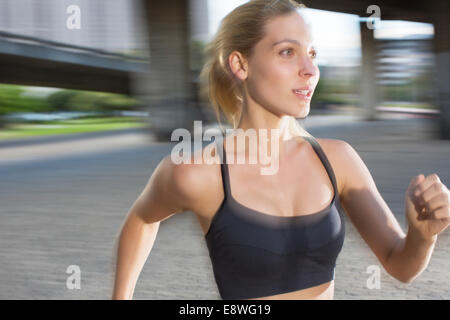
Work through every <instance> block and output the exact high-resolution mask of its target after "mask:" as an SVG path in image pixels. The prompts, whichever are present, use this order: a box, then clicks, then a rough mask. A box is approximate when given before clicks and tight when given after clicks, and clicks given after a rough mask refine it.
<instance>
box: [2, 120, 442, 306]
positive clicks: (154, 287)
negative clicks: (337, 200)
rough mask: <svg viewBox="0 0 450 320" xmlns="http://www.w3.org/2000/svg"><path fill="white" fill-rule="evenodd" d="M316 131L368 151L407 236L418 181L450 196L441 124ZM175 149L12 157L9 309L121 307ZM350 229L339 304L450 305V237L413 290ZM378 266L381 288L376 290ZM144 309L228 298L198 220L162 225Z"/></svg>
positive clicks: (74, 150)
mask: <svg viewBox="0 0 450 320" xmlns="http://www.w3.org/2000/svg"><path fill="white" fill-rule="evenodd" d="M310 124H311V125H310V127H308V122H307V123H306V128H307V129H308V130H309V132H310V133H311V134H313V135H314V136H316V137H318V138H334V139H342V140H345V141H347V142H349V143H350V144H351V145H352V146H353V147H354V148H355V149H356V150H357V151H358V153H359V154H360V156H361V158H362V159H363V160H364V162H365V163H366V165H367V167H368V168H369V170H370V172H371V174H372V176H373V177H374V180H375V182H376V184H377V187H378V189H379V191H380V193H381V195H382V196H383V198H384V200H385V201H386V203H387V204H388V205H389V207H390V208H391V210H392V212H393V213H394V214H395V216H396V218H397V220H398V221H399V223H400V225H401V226H402V228H403V230H404V231H406V224H405V219H404V193H405V191H406V188H407V186H408V184H409V181H410V179H411V178H412V177H413V176H414V175H417V174H419V173H424V174H430V173H433V172H435V173H438V175H439V176H440V177H441V180H442V181H443V182H444V183H446V185H447V186H449V185H450V165H449V160H448V159H450V142H448V141H441V140H436V139H435V138H434V129H433V128H434V127H433V126H432V120H430V119H428V120H425V119H416V118H413V119H409V120H383V121H377V122H361V121H340V122H339V121H338V122H336V123H335V124H333V125H330V124H321V122H317V123H315V124H314V123H313V122H311V123H310ZM172 146H173V144H171V143H158V142H156V141H154V140H152V139H150V138H148V136H146V135H144V134H142V133H140V132H127V133H125V134H123V135H113V136H99V137H91V138H90V139H78V140H77V139H73V140H67V141H64V140H63V141H59V142H58V141H47V142H41V143H38V144H32V145H20V144H19V145H17V146H14V145H6V146H3V147H0V191H1V192H0V217H1V223H0V259H1V265H2V267H1V268H0V283H1V286H0V299H82V300H84V299H87V300H89V299H109V298H110V296H111V290H112V283H113V261H114V259H113V258H114V241H115V239H116V237H117V235H118V232H119V231H120V227H121V224H122V222H123V219H124V218H125V215H126V213H127V211H128V209H129V208H130V206H131V205H132V204H133V202H134V200H135V199H136V198H137V196H138V195H139V193H140V192H141V190H142V188H143V187H144V186H145V184H146V183H147V180H148V178H149V177H150V175H151V173H152V172H153V170H154V168H155V167H156V165H157V164H158V162H159V161H160V160H161V159H162V158H163V157H164V156H165V155H166V154H168V153H170V150H171V147H172ZM346 230H347V234H346V239H345V243H344V247H343V249H342V252H341V254H340V256H339V258H338V261H337V267H336V273H335V277H336V279H335V299H337V300H340V299H450V228H449V229H447V230H446V231H444V233H442V234H441V235H440V237H439V238H438V241H437V244H436V247H435V250H434V254H433V256H432V259H431V261H430V264H429V266H428V268H427V269H426V270H425V271H424V272H423V273H422V274H421V276H420V277H419V278H418V279H417V280H416V281H415V282H413V283H412V284H410V285H406V284H402V283H400V282H399V281H397V280H395V279H394V278H392V277H391V276H390V275H388V274H387V273H386V271H385V270H384V269H383V268H382V266H381V265H380V264H379V262H378V260H377V259H376V257H375V255H374V254H373V252H372V251H371V250H370V249H369V247H368V246H367V245H366V244H365V242H364V241H363V240H362V238H361V236H360V235H359V233H358V231H357V230H356V229H355V228H354V227H353V225H352V224H351V222H350V221H349V220H348V219H347V220H346ZM371 265H376V266H379V267H380V272H381V287H380V289H369V288H368V287H367V279H368V278H369V276H370V274H368V273H366V271H367V268H368V267H369V266H371ZM69 266H77V267H79V270H80V271H81V274H80V279H81V281H80V288H79V289H76V288H75V289H69V288H68V285H67V283H68V280H69V282H70V283H72V282H71V280H73V277H74V276H73V274H69V273H66V271H67V269H68V268H69ZM74 283H76V282H74ZM69 287H70V285H69ZM134 299H139V300H140V299H200V300H202V299H220V296H219V294H218V291H217V288H216V284H215V282H214V278H213V273H212V268H211V265H210V260H209V256H208V252H207V248H206V244H205V242H204V240H203V237H202V231H201V229H200V226H199V225H198V223H197V220H196V218H195V216H194V215H193V213H191V212H185V213H181V214H179V215H176V216H173V217H171V218H170V219H167V220H165V221H163V222H161V225H160V229H159V231H158V236H157V238H156V242H155V245H154V247H153V250H152V252H151V254H150V256H149V259H148V260H147V262H146V264H145V266H144V269H143V271H142V273H141V276H140V278H139V280H138V284H137V286H136V290H135V294H134Z"/></svg>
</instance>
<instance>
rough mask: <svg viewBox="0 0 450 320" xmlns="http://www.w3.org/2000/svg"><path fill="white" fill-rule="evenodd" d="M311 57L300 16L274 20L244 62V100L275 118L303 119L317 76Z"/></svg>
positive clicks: (314, 53)
mask: <svg viewBox="0 0 450 320" xmlns="http://www.w3.org/2000/svg"><path fill="white" fill-rule="evenodd" d="M315 56H316V51H315V49H314V46H313V44H312V38H311V34H310V29H309V26H308V25H307V24H306V22H305V20H304V19H303V18H302V16H301V14H300V13H298V12H294V13H292V14H289V15H286V16H281V17H277V18H274V19H273V20H271V21H270V22H268V23H267V24H266V36H265V37H264V38H263V39H262V40H261V41H260V42H258V43H257V44H256V46H255V48H254V51H253V55H252V56H251V57H250V58H249V60H248V74H247V78H246V79H245V87H246V89H247V94H248V95H249V97H248V98H249V99H251V100H253V101H254V102H256V103H257V104H259V105H261V106H263V107H265V108H266V109H268V110H269V111H270V112H272V113H274V114H276V115H278V116H283V115H289V116H293V117H296V118H304V117H306V116H307V115H308V113H309V108H310V100H311V97H312V95H313V93H314V89H315V88H316V85H317V83H318V81H319V76H320V73H319V68H318V66H317V61H316V57H315ZM297 90H299V91H297Z"/></svg>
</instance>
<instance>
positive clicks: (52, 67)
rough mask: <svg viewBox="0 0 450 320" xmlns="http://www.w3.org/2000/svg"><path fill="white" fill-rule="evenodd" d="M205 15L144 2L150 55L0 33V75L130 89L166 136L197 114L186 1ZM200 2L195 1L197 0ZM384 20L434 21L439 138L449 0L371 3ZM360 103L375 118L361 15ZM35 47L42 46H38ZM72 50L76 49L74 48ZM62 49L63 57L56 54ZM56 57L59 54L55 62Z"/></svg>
mask: <svg viewBox="0 0 450 320" xmlns="http://www.w3.org/2000/svg"><path fill="white" fill-rule="evenodd" d="M194 2H195V3H196V6H195V9H196V10H197V11H201V13H202V14H201V15H197V16H205V15H207V12H208V11H207V7H206V5H207V1H206V0H196V1H194V0H190V1H189V0H167V1H155V0H142V4H143V6H142V7H143V10H144V11H145V17H146V19H145V23H146V25H145V30H146V31H147V35H146V36H147V38H146V39H144V40H145V41H147V42H148V43H149V52H148V56H149V57H150V58H149V60H147V61H146V59H145V58H144V59H143V60H139V59H138V61H129V60H126V57H123V56H122V57H119V56H114V55H110V56H109V57H107V56H105V55H103V54H102V55H101V56H100V52H98V50H96V51H97V52H95V53H94V51H95V50H94V51H92V52H89V53H88V52H87V51H89V50H86V48H84V49H85V52H82V51H83V50H81V52H76V53H75V52H73V51H70V52H69V51H68V50H67V49H69V48H65V49H64V50H63V49H62V48H61V47H60V48H59V49H58V47H57V46H56V47H54V46H51V44H41V45H40V46H39V45H36V44H35V45H34V47H33V44H30V43H25V42H26V40H25V41H23V42H24V43H18V41H14V43H12V42H13V41H12V40H11V39H5V37H4V36H1V35H0V40H1V42H0V63H1V64H2V70H4V72H2V74H1V75H0V81H1V82H4V83H15V84H23V85H36V86H51V87H60V88H73V89H82V90H95V91H106V92H117V93H127V94H133V95H135V96H136V97H138V98H139V99H141V101H143V102H144V104H145V105H147V106H148V109H149V112H150V119H151V122H152V129H154V130H155V131H157V132H159V133H161V135H165V136H167V135H168V134H170V132H171V131H172V130H173V129H175V128H179V127H186V128H189V127H190V126H191V125H192V120H193V119H199V117H201V116H202V112H201V110H200V109H201V108H198V105H199V102H198V99H197V91H196V85H195V77H196V73H195V72H196V70H192V68H191V65H190V53H191V52H190V39H191V27H192V24H193V21H191V19H190V16H191V15H190V14H188V13H189V11H190V10H191V8H192V6H191V5H192V4H193V3H194ZM199 3H200V5H199ZM304 3H305V4H306V6H307V7H309V8H313V9H322V10H329V11H336V12H343V13H350V14H356V15H358V16H360V17H362V18H366V17H368V16H369V15H370V14H368V13H367V11H366V10H367V8H368V7H369V6H370V5H371V2H370V1H368V0H363V1H361V0H343V1H339V2H335V1H331V0H314V1H308V0H305V1H304ZM377 5H378V7H379V8H380V10H381V19H383V20H405V21H416V22H427V23H432V24H433V26H434V31H435V37H434V41H433V44H434V46H433V50H434V53H435V57H436V59H435V61H436V64H435V73H436V85H435V89H436V101H435V105H437V106H438V107H439V109H440V117H441V118H440V119H441V136H442V138H445V139H450V77H449V74H450V63H449V62H450V32H449V31H450V30H449V28H450V27H449V24H448V23H447V22H446V21H447V18H448V15H449V12H450V10H449V3H448V2H446V1H439V0H430V1H427V2H421V1H410V2H408V4H407V5H406V6H405V4H404V3H403V2H401V1H386V0H380V1H378V2H377ZM361 41H362V45H361V47H362V73H361V75H362V81H361V97H360V101H361V107H362V108H363V110H365V112H366V117H367V119H376V116H377V114H376V110H375V107H376V106H377V104H378V102H379V99H380V97H379V96H378V95H377V90H375V89H374V88H376V87H377V84H376V74H375V71H374V70H375V68H374V65H375V63H376V61H375V56H376V55H375V54H374V52H373V50H374V47H375V46H374V30H373V29H368V28H367V27H366V22H365V21H363V20H362V21H361ZM39 47H40V48H39ZM72 50H75V48H72ZM60 55H61V56H60ZM61 57H63V58H62V60H61Z"/></svg>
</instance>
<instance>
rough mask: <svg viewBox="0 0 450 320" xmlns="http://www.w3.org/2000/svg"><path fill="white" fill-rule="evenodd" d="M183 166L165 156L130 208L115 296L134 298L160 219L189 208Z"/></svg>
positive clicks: (120, 244)
mask: <svg viewBox="0 0 450 320" xmlns="http://www.w3.org/2000/svg"><path fill="white" fill-rule="evenodd" d="M180 168H181V167H180V166H177V165H175V164H173V163H172V161H171V159H170V156H166V157H165V158H164V159H162V160H161V161H160V163H159V164H158V166H157V167H156V169H155V170H154V172H153V174H152V176H151V177H150V179H149V181H148V183H147V185H146V186H145V188H144V190H143V191H142V193H141V194H140V196H139V197H138V198H137V200H136V201H135V202H134V204H133V205H132V207H131V209H130V210H129V212H128V214H127V217H126V219H125V221H124V224H123V226H122V229H121V232H120V235H119V238H118V239H117V243H116V246H117V248H116V250H117V251H116V254H117V259H116V266H115V267H116V270H115V279H114V289H113V293H112V299H132V297H133V293H134V288H135V286H136V282H137V279H138V277H139V274H140V272H141V270H142V267H143V266H144V264H145V262H146V260H147V258H148V255H149V253H150V251H151V249H152V247H153V244H154V241H155V238H156V234H157V232H158V228H159V224H160V221H162V220H165V219H167V218H169V217H170V216H172V215H173V214H175V213H178V212H183V211H185V210H186V208H187V197H186V194H185V192H184V190H183V189H184V188H183V186H182V185H181V184H183V180H182V179H180V178H182V174H180V172H179V171H180ZM182 170H184V169H182Z"/></svg>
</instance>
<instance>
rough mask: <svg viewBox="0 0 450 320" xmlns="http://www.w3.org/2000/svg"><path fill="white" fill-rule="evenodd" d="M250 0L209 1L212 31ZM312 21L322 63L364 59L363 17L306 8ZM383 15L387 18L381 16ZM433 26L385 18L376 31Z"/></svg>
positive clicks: (423, 31)
mask: <svg viewBox="0 0 450 320" xmlns="http://www.w3.org/2000/svg"><path fill="white" fill-rule="evenodd" d="M247 1H248V0H208V5H209V24H210V29H209V33H210V34H211V35H213V34H214V33H215V32H216V31H217V28H218V27H219V23H220V20H221V19H222V18H223V17H224V16H226V15H227V14H228V13H229V12H230V11H232V10H233V9H234V8H236V7H237V6H239V5H241V4H244V3H245V2H247ZM305 14H306V17H307V19H308V21H309V23H310V24H311V28H312V33H313V37H314V39H315V45H316V48H317V51H318V57H317V59H318V63H319V64H320V65H346V66H352V65H358V64H359V63H360V58H361V38H360V29H359V17H358V16H357V15H350V14H344V13H337V12H331V11H324V10H315V9H309V8H308V9H306V10H305ZM381 18H383V17H382V16H381ZM432 34H433V27H432V25H429V24H425V23H415V22H405V21H383V20H381V21H380V23H379V24H378V28H377V29H376V30H375V37H376V38H401V37H405V36H412V35H414V36H421V37H424V36H432Z"/></svg>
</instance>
